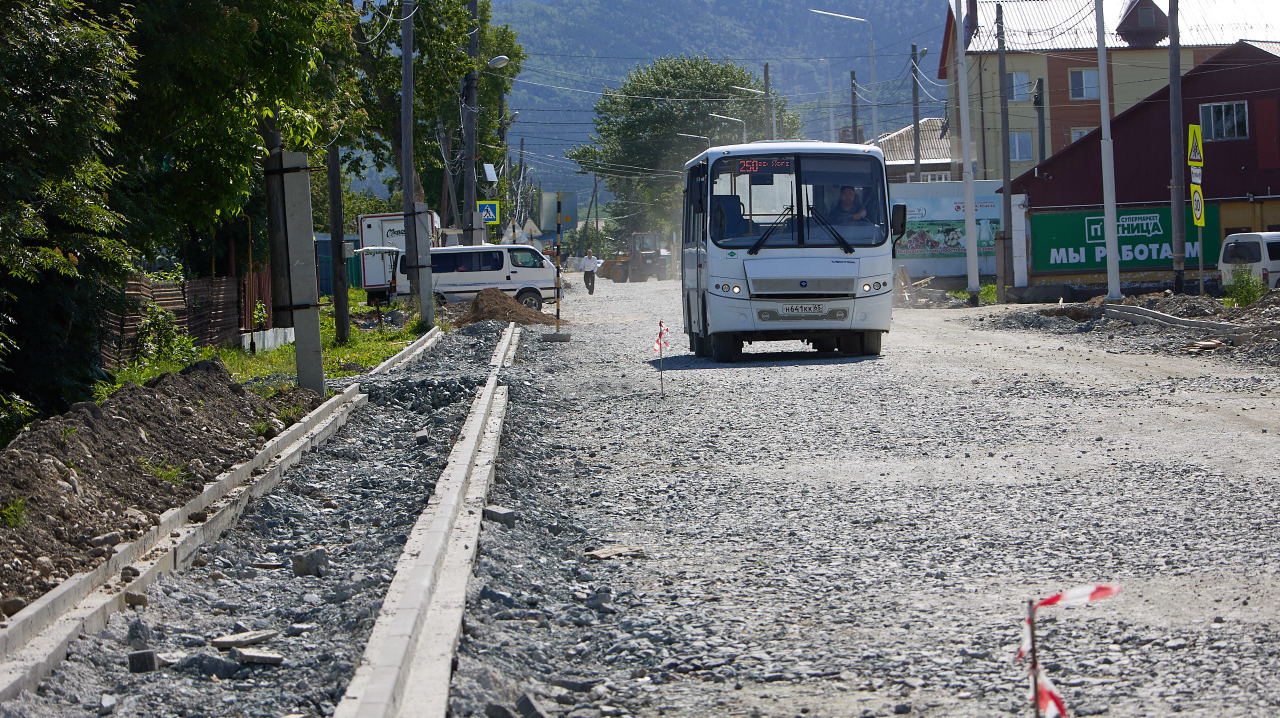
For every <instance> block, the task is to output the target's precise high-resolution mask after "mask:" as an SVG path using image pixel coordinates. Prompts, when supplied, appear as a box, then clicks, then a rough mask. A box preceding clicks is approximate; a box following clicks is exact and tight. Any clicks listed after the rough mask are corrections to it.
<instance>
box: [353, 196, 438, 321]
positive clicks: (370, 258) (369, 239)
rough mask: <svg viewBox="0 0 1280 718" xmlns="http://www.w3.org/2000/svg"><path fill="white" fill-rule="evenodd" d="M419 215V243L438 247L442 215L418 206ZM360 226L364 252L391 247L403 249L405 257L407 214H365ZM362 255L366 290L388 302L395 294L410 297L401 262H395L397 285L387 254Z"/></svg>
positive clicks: (363, 284) (407, 279)
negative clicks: (388, 269) (393, 279)
mask: <svg viewBox="0 0 1280 718" xmlns="http://www.w3.org/2000/svg"><path fill="white" fill-rule="evenodd" d="M417 211H418V214H417V218H418V241H419V242H431V244H432V245H435V243H436V239H437V235H438V233H439V231H440V215H438V214H436V213H435V212H432V211H430V210H428V209H427V206H426V205H424V204H420V205H418V206H417ZM359 222H360V247H361V248H362V249H370V248H373V247H391V248H395V249H399V250H400V253H401V254H403V253H404V252H405V250H406V247H405V243H404V214H403V213H401V212H396V213H388V214H365V215H361V216H360V217H359ZM359 254H360V262H361V265H360V269H361V270H362V275H361V276H362V277H363V278H364V279H363V282H362V286H361V288H362V289H364V290H365V291H366V292H369V293H371V294H374V295H379V294H380V295H384V296H387V298H390V297H389V295H390V294H391V293H393V292H394V293H395V294H408V293H409V277H408V275H406V274H405V273H404V272H401V271H400V268H399V264H400V263H399V262H393V263H392V264H391V265H390V266H391V267H392V268H393V271H394V278H395V281H394V282H392V281H391V277H392V275H391V274H390V273H389V272H388V271H387V261H388V257H387V252H377V251H375V252H360V253H359Z"/></svg>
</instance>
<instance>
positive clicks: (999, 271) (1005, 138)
mask: <svg viewBox="0 0 1280 718" xmlns="http://www.w3.org/2000/svg"><path fill="white" fill-rule="evenodd" d="M996 45H997V48H998V53H997V54H998V58H997V66H998V69H999V72H1000V146H1001V147H1003V148H1004V150H1003V151H1002V152H1001V153H1000V173H1001V175H1002V176H1003V177H1004V180H1003V181H1004V192H1003V195H1004V196H1003V197H1002V198H1001V203H1000V205H1001V206H1000V234H999V235H998V236H997V237H996V246H995V251H996V301H997V302H999V303H1000V304H1004V302H1005V296H1004V287H1005V284H1007V283H1008V273H1009V266H1008V263H1007V262H1006V261H1005V252H1004V250H1005V246H1006V245H1007V244H1008V243H1009V232H1010V230H1011V229H1012V226H1013V200H1012V193H1013V189H1012V187H1011V182H1010V180H1009V175H1010V173H1011V172H1012V171H1013V170H1012V168H1011V166H1010V161H1009V159H1010V158H1009V76H1008V74H1007V71H1006V69H1005V57H1004V6H1003V5H1001V4H1000V3H996Z"/></svg>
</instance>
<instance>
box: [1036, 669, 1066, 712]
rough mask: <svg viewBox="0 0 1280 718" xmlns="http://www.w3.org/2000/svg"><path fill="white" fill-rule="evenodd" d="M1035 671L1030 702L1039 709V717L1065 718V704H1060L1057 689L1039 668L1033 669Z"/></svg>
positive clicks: (1060, 698)
mask: <svg viewBox="0 0 1280 718" xmlns="http://www.w3.org/2000/svg"><path fill="white" fill-rule="evenodd" d="M1033 670H1034V671H1035V680H1034V681H1033V682H1032V685H1033V686H1034V689H1033V690H1034V691H1035V695H1033V696H1032V697H1031V700H1033V701H1035V703H1036V705H1037V706H1038V707H1039V709H1040V715H1042V716H1044V718H1066V716H1067V704H1066V703H1063V702H1062V696H1061V695H1060V694H1059V693H1058V689H1057V687H1056V686H1054V685H1053V681H1051V680H1049V676H1046V675H1045V674H1044V671H1042V670H1040V668H1039V667H1036V668H1035V669H1033Z"/></svg>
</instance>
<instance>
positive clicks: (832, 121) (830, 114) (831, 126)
mask: <svg viewBox="0 0 1280 718" xmlns="http://www.w3.org/2000/svg"><path fill="white" fill-rule="evenodd" d="M822 61H823V62H825V63H827V129H828V131H830V133H831V137H830V140H831V141H832V142H836V141H838V140H839V139H840V137H839V136H838V135H836V108H835V106H834V105H832V104H831V101H832V97H831V96H832V95H833V94H835V91H834V89H833V88H832V85H831V61H830V60H828V59H827V58H825V57H824V58H822ZM743 142H746V140H743Z"/></svg>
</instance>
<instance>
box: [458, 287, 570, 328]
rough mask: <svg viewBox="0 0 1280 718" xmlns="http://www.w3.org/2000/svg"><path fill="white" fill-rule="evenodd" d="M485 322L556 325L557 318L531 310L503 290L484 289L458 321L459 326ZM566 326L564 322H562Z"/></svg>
mask: <svg viewBox="0 0 1280 718" xmlns="http://www.w3.org/2000/svg"><path fill="white" fill-rule="evenodd" d="M484 321H499V322H515V323H516V324H554V323H555V321H556V318H555V317H553V316H550V315H548V314H544V313H542V312H540V311H538V310H536V309H530V308H529V307H526V306H525V305H523V304H521V303H519V302H517V301H516V300H514V299H512V298H511V297H508V296H507V295H506V294H504V293H503V292H502V290H501V289H482V290H480V292H479V293H478V294H476V298H475V299H473V300H471V306H470V307H469V308H468V309H467V311H466V312H465V313H464V314H463V315H462V316H460V317H458V319H457V322H456V323H457V326H459V327H465V326H467V325H468V324H475V323H476V322H484ZM561 323H562V324H565V323H567V322H565V321H564V320H561Z"/></svg>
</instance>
